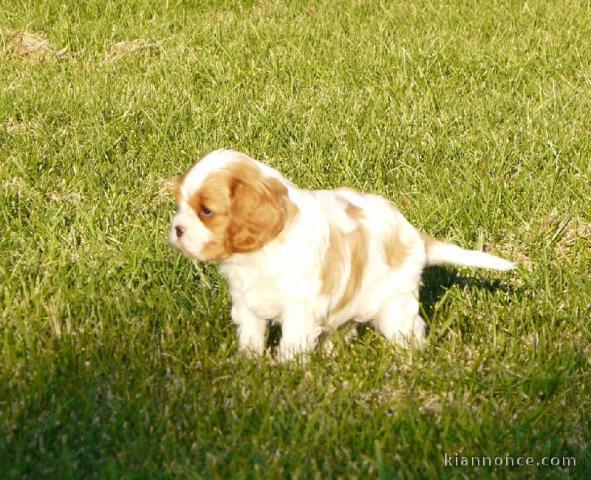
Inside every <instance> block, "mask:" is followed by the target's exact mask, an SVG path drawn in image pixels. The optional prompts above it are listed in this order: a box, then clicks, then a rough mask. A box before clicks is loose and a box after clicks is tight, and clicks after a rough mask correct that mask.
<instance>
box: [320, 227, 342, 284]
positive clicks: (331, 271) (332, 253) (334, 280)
mask: <svg viewBox="0 0 591 480" xmlns="http://www.w3.org/2000/svg"><path fill="white" fill-rule="evenodd" d="M344 259H345V238H344V235H343V233H342V232H341V231H340V230H339V229H338V228H337V227H335V226H334V225H330V230H329V235H328V248H327V250H326V255H325V256H324V263H323V264H322V271H321V273H320V281H321V282H322V288H321V290H320V293H321V294H323V295H329V294H330V293H331V292H332V291H333V290H334V289H335V288H336V287H337V286H338V284H339V280H340V279H341V275H342V274H343V261H344Z"/></svg>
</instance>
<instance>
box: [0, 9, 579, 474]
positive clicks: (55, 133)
mask: <svg viewBox="0 0 591 480" xmlns="http://www.w3.org/2000/svg"><path fill="white" fill-rule="evenodd" d="M79 3H80V4H78V2H63V1H58V0H47V1H43V2H41V1H32V0H31V1H26V0H4V1H3V2H2V3H1V4H0V472H1V473H0V477H1V478H19V479H20V478H56V479H58V478H59V479H68V478H72V479H78V478H85V477H95V478H121V477H125V478H170V477H175V478H176V477H180V478H200V477H205V478H211V477H217V478H228V477H241V478H286V477H289V476H293V477H295V478H310V477H314V478H318V479H323V478H331V477H342V478H355V477H369V478H376V477H382V478H391V477H404V478H408V477H414V478H437V477H454V478H455V477H459V476H469V477H472V476H477V475H478V476H488V477H506V476H519V477H521V476H525V477H532V478H533V477H540V476H543V475H545V476H548V477H550V478H555V477H573V478H574V477H576V478H591V447H590V442H591V418H590V416H591V363H590V359H591V332H590V323H589V317H590V316H591V311H590V310H591V279H590V270H591V253H590V252H591V186H590V185H591V36H590V29H589V25H590V24H591V6H590V4H589V2H588V1H567V0H557V1H554V2H546V1H537V0H530V1H527V2H523V1H519V2H518V1H500V2H487V1H458V2H456V1H437V0H417V1H410V0H404V1H392V2H386V1H382V2H380V1H374V2H372V1H362V0H359V1H348V2H340V1H339V2H336V1H335V2H331V1H326V2H316V1H314V2H312V1H310V2H291V1H290V2H283V1H262V2H245V3H242V4H240V5H236V4H235V2H232V1H226V2H223V1H219V2H190V1H188V0H187V1H182V0H177V1H174V0H173V1H164V0H161V1H148V0H133V1H126V2H124V1H120V2H116V1H109V0H100V1H94V2H79ZM223 146H227V147H232V148H235V149H238V150H242V151H245V152H246V153H248V154H250V155H251V156H254V157H255V158H258V159H260V160H262V161H265V162H267V163H269V164H270V165H272V166H274V167H276V168H279V169H280V170H281V171H282V172H283V173H284V174H285V175H286V176H287V177H288V178H290V179H292V180H293V181H294V182H296V183H297V184H298V185H300V186H302V187H306V188H333V187H337V186H349V187H352V188H356V189H359V190H363V191H366V192H375V193H379V194H382V195H385V196H386V197H388V198H390V199H391V200H392V201H393V202H395V203H396V204H397V205H399V206H400V208H401V209H402V211H403V212H404V214H405V215H406V216H407V218H409V220H410V221H411V222H412V223H413V224H414V225H416V226H417V227H418V228H420V229H421V230H423V231H426V232H429V233H430V234H432V235H434V236H437V237H439V238H442V239H447V240H451V241H454V242H456V243H458V244H460V245H462V246H464V247H472V248H486V249H487V250H489V251H491V252H493V253H496V254H499V255H502V256H505V257H506V258H509V259H514V260H516V261H517V262H519V264H520V267H519V269H518V270H517V271H515V272H511V273H496V272H490V271H484V270H483V271H476V270H470V269H454V268H433V269H430V270H428V271H426V272H425V275H424V287H423V290H422V292H421V300H422V308H423V311H424V316H425V317H426V318H427V320H428V323H429V324H430V327H431V334H430V344H429V346H428V348H426V349H425V350H424V351H423V352H420V353H417V352H414V353H412V352H404V351H400V350H396V349H394V348H393V347H392V346H391V345H390V344H388V343H387V342H386V341H385V340H384V339H383V338H382V337H381V336H380V335H378V334H376V333H375V332H373V331H372V330H370V329H364V330H363V331H362V332H361V334H360V335H359V337H358V338H357V339H355V340H354V341H353V342H352V343H345V342H340V343H339V344H338V346H337V349H336V353H335V355H333V356H330V357H328V356H323V355H321V354H315V355H314V356H313V357H312V359H311V361H310V362H309V364H308V365H307V366H306V367H305V368H302V367H300V366H297V365H295V364H287V365H277V364H274V363H273V362H270V361H261V362H257V361H252V360H248V359H244V358H241V357H240V356H239V355H237V346H236V335H235V331H234V327H233V326H232V324H231V322H230V319H229V308H230V301H229V296H228V290H227V287H226V285H225V283H224V281H223V279H222V278H221V277H220V275H219V274H218V273H217V271H216V269H215V267H213V266H210V265H202V264H199V263H195V262H191V261H190V260H188V259H186V258H184V257H181V256H180V254H178V253H177V252H175V251H173V250H172V249H171V248H170V246H169V245H168V242H167V230H168V223H169V221H170V218H171V216H172V214H173V212H174V201H173V198H172V196H171V195H170V194H169V192H168V190H167V187H166V182H167V181H168V180H169V179H171V178H174V177H176V176H177V175H179V174H180V173H182V172H183V171H184V170H185V169H186V168H187V167H188V166H189V165H190V164H191V163H192V162H193V161H194V160H195V159H196V158H197V157H198V156H199V155H202V154H204V153H206V152H208V151H210V150H212V149H215V148H219V147H223ZM294 261H297V259H294ZM446 453H447V454H449V455H458V456H472V455H476V456H491V457H495V456H503V457H504V456H506V455H510V456H513V457H518V456H531V457H533V458H534V459H535V460H536V462H537V461H540V462H541V461H542V458H543V457H576V467H572V466H571V467H570V468H558V467H549V466H536V465H534V466H527V467H496V468H495V467H484V468H472V467H450V466H446V465H445V460H444V459H445V454H446Z"/></svg>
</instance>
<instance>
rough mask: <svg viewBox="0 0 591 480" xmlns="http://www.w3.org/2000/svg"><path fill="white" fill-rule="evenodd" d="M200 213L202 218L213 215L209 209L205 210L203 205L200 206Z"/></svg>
mask: <svg viewBox="0 0 591 480" xmlns="http://www.w3.org/2000/svg"><path fill="white" fill-rule="evenodd" d="M200 213H201V215H203V216H204V217H211V216H212V215H213V212H212V211H211V210H210V209H209V208H207V207H205V206H203V205H202V206H201V209H200Z"/></svg>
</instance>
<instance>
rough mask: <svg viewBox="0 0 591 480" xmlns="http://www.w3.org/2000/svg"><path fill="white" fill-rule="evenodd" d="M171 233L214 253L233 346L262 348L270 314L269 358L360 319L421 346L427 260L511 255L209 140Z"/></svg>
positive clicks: (479, 263) (307, 347) (287, 354)
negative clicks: (307, 186) (417, 224)
mask: <svg viewBox="0 0 591 480" xmlns="http://www.w3.org/2000/svg"><path fill="white" fill-rule="evenodd" d="M175 196H176V203H177V211H176V214H175V215H174V218H173V219H172V224H171V227H170V234H169V238H170V243H171V244H172V245H173V246H174V247H175V248H177V249H179V250H180V251H181V252H182V253H184V254H185V255H187V256H188V257H191V258H197V259H199V260H201V261H204V262H214V263H217V264H219V266H220V270H221V272H222V273H223V274H224V275H225V276H226V277H227V279H228V281H229V285H230V292H231V295H232V314H231V315H232V320H233V321H234V322H235V323H236V324H237V326H238V337H239V346H240V349H241V350H242V351H245V352H248V353H251V354H255V355H261V354H263V353H264V351H265V331H266V327H267V322H268V321H269V320H275V321H277V322H279V323H280V324H281V329H282V335H281V341H280V343H279V349H278V352H277V353H278V357H279V359H280V360H289V359H291V358H293V357H294V356H297V355H300V354H305V353H306V352H309V351H311V350H312V349H313V348H314V346H315V345H316V343H317V342H318V339H319V337H320V336H321V334H323V333H327V332H331V331H336V330H339V329H340V328H341V327H344V326H345V325H346V324H348V323H349V322H370V323H371V324H372V325H374V326H375V327H376V328H377V329H378V330H379V331H380V332H382V334H383V335H384V336H385V337H386V338H387V339H388V340H390V341H392V342H395V343H399V344H402V345H409V343H410V344H411V345H420V344H421V343H422V341H423V340H424V338H425V336H426V332H427V325H426V323H425V322H424V321H423V319H422V318H421V317H420V315H419V284H420V281H421V272H422V271H423V268H424V267H425V266H426V265H435V264H443V263H449V264H455V265H465V266H470V267H482V268H491V269H495V270H510V269H512V268H514V264H513V263H510V262H508V261H506V260H503V259H501V258H499V257H495V256H493V255H489V254H488V253H484V252H479V251H475V250H464V249H463V248H460V247H458V246H456V245H452V244H451V243H446V242H441V241H439V240H436V239H434V238H432V237H430V236H428V235H425V234H424V233H421V232H419V231H418V230H416V229H415V228H414V227H413V226H412V225H411V224H410V223H409V222H408V221H407V220H406V219H405V218H404V216H403V215H402V214H401V213H400V212H399V211H398V210H397V209H396V207H394V205H392V203H390V202H389V201H388V200H386V199H385V198H383V197H380V196H378V195H370V194H365V193H359V192H356V191H353V190H350V189H346V188H341V189H337V190H304V189H301V188H298V187H296V186H295V185H294V184H293V183H291V182H290V181H288V180H287V179H285V178H284V177H283V176H282V175H281V173H279V172H278V171H277V170H275V169H273V168H271V167H269V166H267V165H264V164H262V163H260V162H258V161H256V160H253V159H252V158H250V157H248V156H247V155H245V154H243V153H239V152H236V151H234V150H226V149H222V150H216V151H214V152H212V153H210V154H208V155H206V156H205V157H204V158H203V159H201V160H200V161H199V162H197V163H196V164H195V165H193V166H192V167H191V168H190V169H189V170H188V171H187V172H186V173H185V174H184V175H183V176H182V177H180V179H179V180H178V182H177V184H176V190H175Z"/></svg>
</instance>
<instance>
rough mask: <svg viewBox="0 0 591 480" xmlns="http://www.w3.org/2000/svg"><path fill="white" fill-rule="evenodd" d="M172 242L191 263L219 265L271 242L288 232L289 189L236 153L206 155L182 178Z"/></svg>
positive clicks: (176, 195) (223, 151) (177, 187)
mask: <svg viewBox="0 0 591 480" xmlns="http://www.w3.org/2000/svg"><path fill="white" fill-rule="evenodd" d="M175 197H176V203H177V212H176V214H175V216H174V218H173V219H172V224H171V227H170V232H169V239H170V243H171V244H172V245H173V246H174V247H175V248H178V249H179V250H180V251H181V252H183V253H184V254H185V255H187V256H188V257H191V258H197V259H199V260H201V261H209V262H220V261H223V260H226V259H228V258H230V257H231V256H232V255H233V254H235V253H248V252H253V251H255V250H258V249H260V248H262V247H263V246H264V245H266V244H267V243H269V242H271V241H272V240H273V239H275V237H277V235H278V234H279V233H280V232H281V231H282V230H283V229H284V227H285V225H286V222H287V220H288V216H289V210H290V204H291V202H290V201H289V199H288V194H287V188H286V186H285V185H284V184H283V183H282V182H281V181H280V180H279V179H277V178H274V177H271V176H268V175H265V174H264V173H263V172H262V171H261V168H260V167H259V165H258V164H257V162H255V161H254V160H252V159H251V158H250V157H248V156H246V155H244V154H241V153H238V152H235V151H232V150H216V151H215V152H212V153H210V154H208V155H206V156H205V157H204V158H203V159H202V160H200V161H199V162H198V163H196V164H195V165H194V166H193V167H191V168H190V169H189V170H188V171H187V172H186V173H185V174H184V175H183V176H182V177H180V178H179V180H178V182H177V185H176V189H175Z"/></svg>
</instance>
